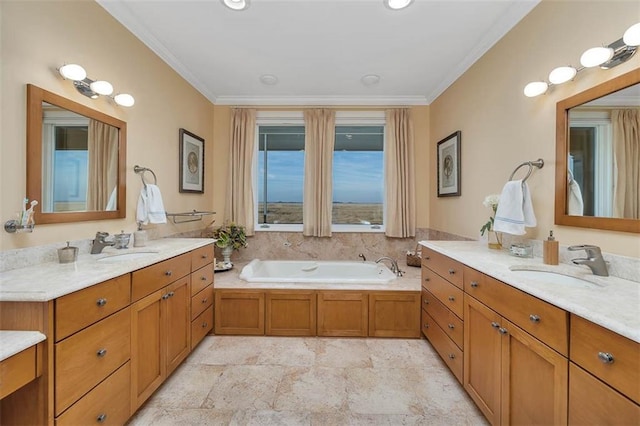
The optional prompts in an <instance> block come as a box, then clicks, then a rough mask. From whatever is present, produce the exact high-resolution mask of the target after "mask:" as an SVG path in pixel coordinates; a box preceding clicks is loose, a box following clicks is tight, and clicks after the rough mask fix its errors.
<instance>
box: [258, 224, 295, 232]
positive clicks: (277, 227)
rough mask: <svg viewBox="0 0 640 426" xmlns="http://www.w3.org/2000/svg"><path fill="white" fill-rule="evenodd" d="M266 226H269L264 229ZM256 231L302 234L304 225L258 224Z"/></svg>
mask: <svg viewBox="0 0 640 426" xmlns="http://www.w3.org/2000/svg"><path fill="white" fill-rule="evenodd" d="M264 225H267V226H268V227H265V228H263V227H262V226H264ZM255 231H256V232H302V224H298V223H289V224H283V223H267V224H263V223H256V227H255Z"/></svg>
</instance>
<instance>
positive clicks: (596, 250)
mask: <svg viewBox="0 0 640 426" xmlns="http://www.w3.org/2000/svg"><path fill="white" fill-rule="evenodd" d="M567 250H569V251H577V250H584V251H586V252H587V257H586V258H578V259H571V261H572V262H573V263H575V264H576V265H587V266H588V267H589V268H591V272H593V275H599V276H601V277H608V276H609V271H607V264H606V262H605V261H604V258H603V257H602V252H601V251H600V247H598V246H591V245H587V244H580V245H577V246H569V248H568V249H567Z"/></svg>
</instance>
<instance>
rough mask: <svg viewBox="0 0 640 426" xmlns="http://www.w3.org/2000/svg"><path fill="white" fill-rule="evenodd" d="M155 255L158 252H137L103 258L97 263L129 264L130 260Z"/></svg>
mask: <svg viewBox="0 0 640 426" xmlns="http://www.w3.org/2000/svg"><path fill="white" fill-rule="evenodd" d="M153 254H158V252H157V251H136V252H131V253H122V254H114V255H111V256H107V257H102V258H100V259H98V260H97V261H98V262H100V263H119V262H127V261H129V260H135V259H141V258H144V257H148V256H151V255H153Z"/></svg>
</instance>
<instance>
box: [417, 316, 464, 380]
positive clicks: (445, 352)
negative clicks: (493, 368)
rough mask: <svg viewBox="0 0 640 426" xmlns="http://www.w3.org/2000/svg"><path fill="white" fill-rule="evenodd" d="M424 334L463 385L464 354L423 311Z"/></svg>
mask: <svg viewBox="0 0 640 426" xmlns="http://www.w3.org/2000/svg"><path fill="white" fill-rule="evenodd" d="M422 332H423V333H424V335H425V336H427V339H429V342H431V345H433V347H434V349H435V350H436V352H438V354H439V355H440V356H441V357H442V359H443V360H444V362H445V364H447V366H448V367H449V369H450V370H451V371H452V372H453V375H454V376H456V379H458V382H460V383H461V384H462V361H463V357H462V355H463V352H462V351H461V350H460V348H458V347H457V346H456V345H455V343H453V340H451V339H449V337H447V334H446V333H445V332H444V331H443V330H442V329H441V328H440V326H439V325H438V324H437V323H436V321H435V320H434V319H433V318H431V316H430V315H429V314H428V313H427V312H426V311H424V310H423V311H422Z"/></svg>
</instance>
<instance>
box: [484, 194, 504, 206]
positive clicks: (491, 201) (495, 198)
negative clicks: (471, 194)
mask: <svg viewBox="0 0 640 426" xmlns="http://www.w3.org/2000/svg"><path fill="white" fill-rule="evenodd" d="M499 202H500V194H491V195H487V196H486V197H485V198H484V201H483V202H482V204H483V205H484V206H485V207H491V208H495V206H497V205H498V203H499Z"/></svg>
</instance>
